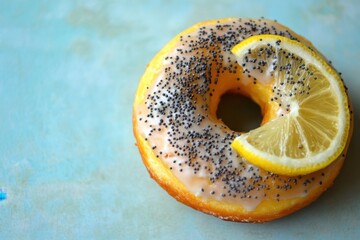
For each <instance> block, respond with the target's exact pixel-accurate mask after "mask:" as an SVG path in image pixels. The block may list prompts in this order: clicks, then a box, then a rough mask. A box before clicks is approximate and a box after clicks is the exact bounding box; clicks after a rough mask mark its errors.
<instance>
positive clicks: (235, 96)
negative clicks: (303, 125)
mask: <svg viewBox="0 0 360 240" xmlns="http://www.w3.org/2000/svg"><path fill="white" fill-rule="evenodd" d="M214 74H215V73H214ZM264 77H265V76H264ZM213 82H214V81H213ZM210 87H211V89H212V94H211V97H210V115H211V116H212V118H213V119H214V120H216V121H218V122H219V123H221V124H225V125H226V126H227V127H229V128H230V129H231V130H233V131H237V132H248V131H250V130H252V129H255V128H257V127H259V126H261V125H263V124H265V123H266V122H268V121H270V120H271V119H274V118H276V117H277V115H278V113H277V111H278V109H279V107H278V106H277V105H275V104H274V103H273V102H270V101H269V99H270V98H271V96H272V87H273V82H272V81H266V82H265V81H262V80H261V78H259V80H258V81H257V82H256V84H254V81H253V79H252V78H249V77H248V76H247V75H246V74H243V73H242V68H241V67H238V69H237V71H236V72H235V74H234V72H233V73H229V72H226V71H225V72H224V73H222V74H221V75H220V76H219V81H218V82H217V84H216V85H215V84H214V83H212V84H211V85H210Z"/></svg>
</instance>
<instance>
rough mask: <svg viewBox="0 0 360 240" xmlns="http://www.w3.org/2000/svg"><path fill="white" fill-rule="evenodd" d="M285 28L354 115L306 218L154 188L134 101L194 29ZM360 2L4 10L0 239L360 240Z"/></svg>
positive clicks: (16, 4)
mask: <svg viewBox="0 0 360 240" xmlns="http://www.w3.org/2000/svg"><path fill="white" fill-rule="evenodd" d="M261 16H263V17H265V18H270V19H277V20H278V21H279V22H281V23H283V24H285V25H287V26H289V27H290V28H292V29H293V30H295V31H296V32H298V33H299V34H301V35H304V36H306V37H307V38H308V39H309V40H311V41H312V42H313V44H314V45H315V46H316V47H317V48H318V49H319V50H320V51H321V52H323V53H324V55H326V56H327V57H328V58H329V59H330V60H332V62H333V64H334V65H335V67H336V68H337V69H338V70H339V71H340V72H342V76H343V78H344V79H345V81H346V83H347V85H348V87H349V90H350V96H351V99H352V102H353V105H354V109H355V117H356V120H355V132H354V136H353V141H352V144H351V146H350V151H349V155H348V158H347V160H346V162H345V165H344V168H343V169H342V172H341V174H340V175H339V177H338V178H337V180H336V182H335V184H334V186H333V187H332V188H331V189H330V190H329V191H327V192H326V193H325V194H324V195H323V196H322V197H321V198H320V199H319V200H318V201H316V202H315V203H313V204H312V205H310V206H309V207H307V208H305V209H303V210H301V211H299V212H297V213H295V214H293V215H291V216H289V217H286V218H283V219H281V220H278V221H274V222H271V223H267V224H262V225H253V224H241V223H230V222H225V221H221V220H219V219H217V218H214V217H211V216H208V215H205V214H202V213H200V212H197V211H194V210H192V209H190V208H188V207H186V206H184V205H182V204H180V203H178V202H176V201H175V200H174V199H173V198H171V197H170V196H168V195H167V193H166V192H165V191H163V190H162V189H161V188H160V187H159V186H158V185H157V184H156V183H155V182H154V181H153V180H151V179H150V177H149V175H148V173H147V171H146V169H145V167H144V166H143V164H142V161H141V157H140V154H139V153H138V150H137V148H136V147H135V139H134V137H133V134H132V123H131V114H132V102H133V99H134V94H135V91H136V88H137V84H138V81H139V78H140V77H141V75H142V74H143V72H144V70H145V66H146V64H147V63H148V62H149V61H150V59H151V58H152V57H153V56H154V55H155V53H156V52H157V51H158V50H159V49H160V48H161V47H162V46H163V45H164V44H166V42H168V41H169V40H170V39H171V38H172V37H173V36H174V35H175V34H177V33H179V32H180V31H182V30H184V29H185V28H187V27H189V26H191V25H193V24H194V23H196V22H199V21H203V20H208V19H215V18H222V17H256V18H258V17H261ZM359 19H360V2H359V1H357V0H342V1H340V0H338V1H335V0H334V1H330V0H319V1H310V0H302V1H276V0H272V1H266V0H263V1H255V0H252V1H244V0H234V1H233V0H226V1H219V0H212V1H205V0H203V1H190V0H188V1H165V0H164V1H145V0H142V1H132V2H130V1H129V2H127V1H101V0H98V1H94V0H90V1H45V0H43V1H40V0H39V1H19V0H13V1H4V0H3V1H0V195H1V197H0V220H1V222H0V239H188V238H189V237H190V236H191V238H192V239H230V238H237V239H290V238H292V239H339V238H341V239H359V238H360V229H359V226H360V177H359V172H360V163H359V161H358V160H359V158H360V154H359V152H358V150H357V149H356V148H359V141H360V132H359V128H360V122H359V114H358V113H359V112H360V80H359V76H360V67H359V56H360V50H359V46H360V44H359V39H360V31H359V30H360V21H359Z"/></svg>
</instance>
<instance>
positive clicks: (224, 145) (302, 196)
mask: <svg viewBox="0 0 360 240" xmlns="http://www.w3.org/2000/svg"><path fill="white" fill-rule="evenodd" d="M259 34H273V35H280V36H283V37H287V38H289V39H293V40H297V41H299V42H301V43H303V44H305V45H306V46H308V47H309V48H311V49H313V50H314V51H316V52H317V53H318V54H319V55H320V56H322V55H321V54H320V53H319V52H318V51H317V50H316V48H315V47H314V46H313V45H312V44H311V43H310V42H309V41H308V40H306V39H305V38H304V37H302V36H300V35H298V34H296V33H295V32H293V31H292V30H290V29H289V28H287V27H285V26H283V25H281V24H279V23H277V22H276V21H271V20H266V19H244V18H226V19H219V20H212V21H205V22H201V23H198V24H196V25H194V26H192V27H190V28H189V29H187V30H185V31H183V32H182V33H180V34H178V35H177V36H176V37H175V38H174V39H172V40H171V41H170V42H169V43H168V44H167V45H166V46H165V47H164V48H163V49H162V50H161V51H160V52H159V53H158V54H157V55H156V56H155V57H154V58H153V59H152V60H151V62H150V63H149V64H148V65H147V68H146V71H145V73H144V75H143V76H142V78H141V80H140V83H139V86H138V89H137V92H136V95H135V100H134V105H133V117H132V122H133V132H134V136H135V138H136V145H137V147H138V149H139V152H140V154H141V157H142V160H143V163H144V165H145V166H146V168H147V170H148V172H149V174H150V176H151V177H152V178H153V179H154V180H155V181H156V182H157V183H158V184H159V185H160V186H161V187H162V188H163V189H165V190H166V191H167V192H168V193H169V194H170V195H171V196H173V197H174V198H175V199H176V200H178V201H180V202H182V203H183V204H185V205H188V206H189V207H192V208H194V209H196V210H199V211H201V212H203V213H206V214H210V215H213V216H216V217H218V218H220V219H223V220H228V221H237V222H252V223H260V222H266V221H271V220H274V219H278V218H281V217H284V216H286V215H289V214H291V213H293V212H295V211H297V210H299V209H301V208H303V207H305V206H307V205H308V204H310V203H311V202H313V201H314V200H315V199H317V198H318V197H319V196H320V195H321V194H322V193H323V192H324V191H325V190H327V189H328V188H329V187H330V186H331V185H332V184H333V182H334V179H335V177H336V176H337V175H338V173H339V171H340V169H341V167H342V165H343V162H344V159H345V154H346V152H347V148H348V144H349V143H347V146H346V147H345V149H344V150H343V152H342V154H341V155H340V156H339V157H338V159H336V160H335V161H334V162H332V163H331V164H330V165H329V166H327V167H326V168H323V169H321V170H318V171H316V172H313V173H310V174H307V175H301V176H291V177H289V176H285V175H279V174H275V173H271V172H268V171H265V170H263V169H261V168H259V167H257V166H255V165H252V164H250V163H249V162H248V161H247V160H246V159H244V158H243V157H242V156H240V155H239V154H238V153H237V152H236V151H235V150H234V149H232V147H231V142H232V141H233V139H234V138H236V137H237V136H239V135H240V134H241V132H237V131H233V130H231V129H230V128H229V127H228V126H227V125H226V124H225V123H224V122H223V121H222V120H221V119H219V117H218V116H217V114H216V113H217V108H218V105H219V102H220V99H221V96H223V95H224V94H225V93H229V92H231V93H236V94H241V95H244V96H245V97H249V98H251V99H253V100H254V101H255V102H256V103H258V104H259V105H260V107H261V106H262V103H261V102H260V101H258V100H257V99H256V98H254V96H252V94H251V93H252V91H253V89H252V88H254V87H256V84H252V83H253V81H254V80H253V79H251V78H250V76H248V75H247V73H244V72H243V71H242V68H241V66H240V65H239V64H237V62H236V59H235V57H234V56H233V55H232V54H231V52H230V50H231V49H232V47H233V46H235V45H236V44H238V43H239V42H241V41H242V40H244V39H246V38H248V37H250V36H254V35H259ZM322 57H323V56H322ZM323 58H324V57H323ZM258 84H261V79H260V80H258ZM261 110H262V116H263V119H262V124H263V123H266V122H267V121H268V120H269V119H270V118H271V117H272V116H271V114H273V113H269V112H268V111H267V109H264V108H261ZM244 117H246V113H244ZM348 141H349V140H348Z"/></svg>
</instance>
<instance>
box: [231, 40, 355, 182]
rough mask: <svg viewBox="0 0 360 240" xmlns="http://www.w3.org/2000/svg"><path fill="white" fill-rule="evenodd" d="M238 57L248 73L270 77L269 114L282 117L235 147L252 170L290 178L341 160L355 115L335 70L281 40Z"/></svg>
mask: <svg viewBox="0 0 360 240" xmlns="http://www.w3.org/2000/svg"><path fill="white" fill-rule="evenodd" d="M232 53H233V54H235V56H236V57H237V61H238V63H239V64H240V66H242V68H243V72H244V73H248V74H249V76H256V77H257V78H258V79H259V78H261V77H264V76H270V78H271V81H270V83H267V84H268V85H269V89H271V94H270V99H268V103H265V104H266V105H267V106H265V109H267V108H268V109H272V110H273V111H275V112H276V114H275V117H273V118H272V119H271V120H270V121H268V122H266V123H265V124H263V125H262V126H260V127H259V128H257V129H254V130H252V131H250V132H248V133H244V134H242V135H241V136H239V137H237V138H236V139H235V140H234V141H233V143H232V147H233V148H234V149H235V150H236V151H237V152H238V153H239V154H240V155H241V156H243V157H244V158H245V159H246V160H248V161H249V162H251V163H252V164H254V165H257V166H259V167H261V168H263V169H265V170H267V171H270V172H274V173H278V174H283V175H289V176H295V175H302V174H308V173H311V172H314V171H316V170H319V169H322V168H324V167H326V166H327V165H329V164H330V163H331V162H333V161H334V160H336V159H337V158H338V157H339V155H340V154H341V152H342V151H343V150H344V148H345V145H346V142H347V138H348V136H349V131H350V110H349V103H348V98H347V94H346V89H345V86H344V84H343V82H342V80H341V78H340V77H339V75H338V74H337V73H336V72H335V71H334V70H333V68H331V67H330V66H329V65H328V64H327V63H326V62H325V61H324V60H323V58H321V57H320V56H319V55H318V54H317V53H316V52H315V51H313V50H312V49H310V48H309V47H307V46H305V45H303V44H302V43H299V42H298V41H295V40H290V39H288V38H285V37H281V36H276V35H258V36H253V37H250V38H248V39H246V40H244V41H242V42H241V43H239V44H238V45H236V46H235V47H234V48H233V49H232ZM250 66H251V67H250ZM254 79H256V78H255V77H254ZM260 84H261V83H260ZM274 108H276V109H275V110H274ZM263 109H264V108H263Z"/></svg>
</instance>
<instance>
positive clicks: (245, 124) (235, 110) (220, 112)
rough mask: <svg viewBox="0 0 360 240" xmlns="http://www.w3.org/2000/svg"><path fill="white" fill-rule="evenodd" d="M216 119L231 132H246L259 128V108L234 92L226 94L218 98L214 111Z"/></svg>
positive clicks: (260, 116)
mask: <svg viewBox="0 0 360 240" xmlns="http://www.w3.org/2000/svg"><path fill="white" fill-rule="evenodd" d="M216 115H217V118H218V119H219V120H220V121H222V122H223V123H224V124H225V125H226V126H228V127H229V128H230V129H231V130H233V131H236V132H248V131H250V130H252V129H255V128H257V127H259V126H260V124H261V122H262V119H263V117H262V114H261V109H260V107H259V106H258V105H257V104H256V103H255V102H254V101H252V100H251V99H250V98H248V97H245V96H243V95H241V94H238V93H234V92H226V93H225V94H223V95H222V96H221V97H220V102H219V105H218V107H217V111H216Z"/></svg>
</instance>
